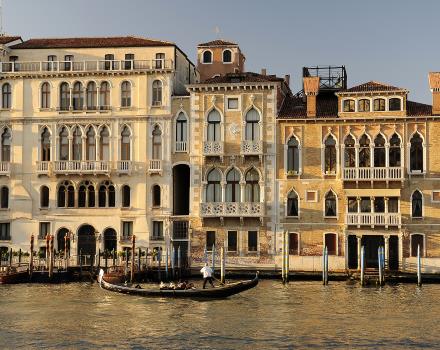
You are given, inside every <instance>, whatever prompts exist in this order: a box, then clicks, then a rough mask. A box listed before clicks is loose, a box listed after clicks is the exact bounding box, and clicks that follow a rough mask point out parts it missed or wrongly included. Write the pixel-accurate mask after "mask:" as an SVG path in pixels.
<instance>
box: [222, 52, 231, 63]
mask: <svg viewBox="0 0 440 350" xmlns="http://www.w3.org/2000/svg"><path fill="white" fill-rule="evenodd" d="M231 62H232V52H231V50H224V51H223V63H231Z"/></svg>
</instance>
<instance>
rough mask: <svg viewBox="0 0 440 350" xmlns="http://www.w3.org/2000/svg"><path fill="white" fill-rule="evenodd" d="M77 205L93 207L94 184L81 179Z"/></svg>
mask: <svg viewBox="0 0 440 350" xmlns="http://www.w3.org/2000/svg"><path fill="white" fill-rule="evenodd" d="M78 207H80V208H85V207H87V208H94V207H95V186H94V185H93V184H92V183H91V182H90V181H88V180H86V181H83V182H82V183H81V185H80V186H79V191H78Z"/></svg>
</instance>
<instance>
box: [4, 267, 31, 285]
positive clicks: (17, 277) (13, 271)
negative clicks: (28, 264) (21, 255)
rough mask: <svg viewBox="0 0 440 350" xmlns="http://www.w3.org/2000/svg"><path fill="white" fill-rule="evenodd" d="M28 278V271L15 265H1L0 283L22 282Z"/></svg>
mask: <svg viewBox="0 0 440 350" xmlns="http://www.w3.org/2000/svg"><path fill="white" fill-rule="evenodd" d="M28 280H29V271H28V270H27V269H19V268H17V267H15V266H7V267H2V268H1V270H0V284H14V283H23V282H26V281H28Z"/></svg>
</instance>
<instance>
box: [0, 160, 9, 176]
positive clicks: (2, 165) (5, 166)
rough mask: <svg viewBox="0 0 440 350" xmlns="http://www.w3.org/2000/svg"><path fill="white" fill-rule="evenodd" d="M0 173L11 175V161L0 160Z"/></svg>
mask: <svg viewBox="0 0 440 350" xmlns="http://www.w3.org/2000/svg"><path fill="white" fill-rule="evenodd" d="M0 175H6V176H9V175H11V163H10V162H0Z"/></svg>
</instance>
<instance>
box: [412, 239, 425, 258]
mask: <svg viewBox="0 0 440 350" xmlns="http://www.w3.org/2000/svg"><path fill="white" fill-rule="evenodd" d="M419 247H420V256H424V248H425V247H424V239H423V235H421V234H413V235H411V256H412V257H417V251H418V249H419Z"/></svg>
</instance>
